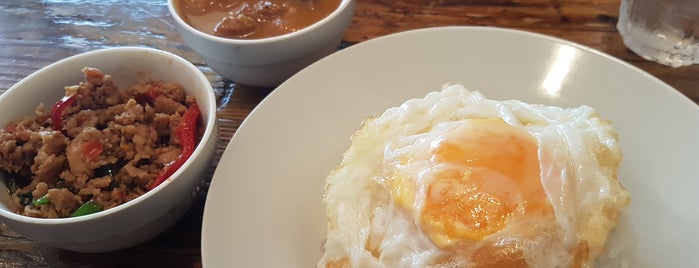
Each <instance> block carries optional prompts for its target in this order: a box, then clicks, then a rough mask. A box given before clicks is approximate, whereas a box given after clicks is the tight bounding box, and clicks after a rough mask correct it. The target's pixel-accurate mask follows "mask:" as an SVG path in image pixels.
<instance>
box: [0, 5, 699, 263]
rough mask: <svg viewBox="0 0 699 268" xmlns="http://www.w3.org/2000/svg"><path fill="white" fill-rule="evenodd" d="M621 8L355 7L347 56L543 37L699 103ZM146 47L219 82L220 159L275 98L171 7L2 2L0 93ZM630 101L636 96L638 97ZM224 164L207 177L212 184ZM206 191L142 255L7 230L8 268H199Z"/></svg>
mask: <svg viewBox="0 0 699 268" xmlns="http://www.w3.org/2000/svg"><path fill="white" fill-rule="evenodd" d="M618 10H619V0H357V9H356V13H355V15H354V18H353V20H352V24H351V25H350V26H349V28H348V29H347V30H346V32H345V34H344V41H343V44H342V46H341V47H347V46H351V45H353V44H356V43H359V42H364V41H367V40H370V39H373V38H377V37H381V36H384V35H388V34H392V33H396V32H401V31H406V30H411V29H418V28H426V27H437V26H449V25H470V26H494V27H502V28H511V29H519V30H524V31H530V32H536V33H542V34H546V35H551V36H555V37H559V38H563V39H567V40H570V41H573V42H577V43H580V44H582V45H586V46H589V47H591V48H593V49H597V50H599V51H602V52H604V53H607V54H609V55H612V56H614V57H616V58H619V59H621V60H623V61H626V62H629V63H631V64H632V65H635V66H637V67H639V68H640V69H643V70H645V71H646V72H648V73H650V74H651V75H653V76H655V77H657V78H659V79H660V80H662V81H664V82H665V83H668V84H669V85H671V86H673V87H674V88H676V89H677V90H678V91H679V92H681V93H682V94H684V95H686V96H688V97H689V98H691V99H692V100H694V101H695V102H699V65H694V66H688V67H681V68H672V67H667V66H663V65H660V64H657V63H654V62H649V61H646V60H644V59H642V58H641V57H639V56H637V55H635V54H634V53H633V52H631V51H630V50H628V49H627V48H626V47H625V46H624V44H623V43H622V41H621V37H620V36H619V33H618V32H617V30H616V21H617V13H618ZM117 46H145V47H153V48H158V49H162V50H166V51H170V52H173V53H175V54H178V55H180V56H182V57H184V58H186V59H187V60H189V61H191V62H192V63H194V64H195V65H197V66H198V67H199V68H200V70H201V71H202V72H203V73H204V74H206V76H207V77H208V78H209V80H210V81H211V83H212V85H213V87H214V90H215V93H216V97H217V101H218V121H219V127H220V129H219V131H220V134H221V135H220V141H219V143H218V152H217V158H216V159H218V157H220V155H221V154H222V153H223V151H224V149H225V147H226V145H227V144H228V141H229V140H230V138H231V137H232V135H233V134H234V133H235V131H236V129H237V128H238V127H239V126H240V124H241V123H242V122H243V120H244V119H245V118H246V116H247V115H248V114H249V113H250V112H251V111H252V109H253V108H254V107H255V106H256V105H257V104H258V103H259V102H260V101H261V100H262V99H263V98H264V97H265V96H267V94H269V92H271V91H272V90H273V89H272V88H254V87H248V86H244V85H239V84H236V83H235V82H232V81H226V80H225V79H222V78H221V77H220V76H218V75H217V74H216V73H215V72H213V71H212V70H211V69H210V68H209V67H207V65H206V63H205V62H203V60H202V59H201V57H200V56H199V55H197V54H196V53H194V52H193V51H192V50H190V49H189V48H188V47H187V46H186V45H185V44H184V43H182V40H181V38H180V37H179V35H178V33H177V31H176V29H175V24H174V21H173V19H172V17H171V16H170V14H169V12H168V8H167V1H165V0H158V1H154V0H109V1H90V0H41V1H38V0H36V1H35V0H32V1H27V0H3V1H2V2H0V93H2V92H4V91H5V90H7V89H8V88H10V87H11V86H12V85H13V84H15V83H16V82H18V81H19V80H21V79H22V78H24V77H25V76H27V75H29V74H31V73H32V72H34V71H36V70H38V69H40V68H42V67H44V66H46V65H48V64H50V63H52V62H55V61H57V60H60V59H62V58H65V57H68V56H71V55H75V54H78V53H81V52H86V51H91V50H95V49H99V48H105V47H117ZM630 92H631V93H630V94H633V90H632V89H630ZM215 165H216V163H214V164H213V165H212V167H211V170H210V173H209V174H208V175H209V177H208V178H211V175H212V174H213V170H214V168H215ZM206 190H207V189H206V187H205V188H204V189H202V193H203V194H202V195H201V197H200V198H199V200H198V201H197V202H196V203H195V205H194V206H193V207H192V208H191V210H190V211H189V212H188V213H187V214H186V215H185V216H184V217H183V218H182V219H181V220H180V221H179V222H178V223H177V224H175V225H174V226H173V227H172V228H170V229H169V230H167V231H166V232H165V233H163V234H161V235H160V236H158V237H156V238H154V239H153V240H151V241H149V242H146V243H144V244H142V245H139V246H136V247H133V248H130V249H126V250H121V251H117V252H111V253H102V254H85V253H75V252H70V251H65V250H59V249H55V248H52V247H50V246H48V245H45V244H42V243H38V242H35V241H31V240H29V239H26V238H23V237H21V236H19V235H17V234H15V233H13V232H12V231H10V230H8V229H7V228H6V227H4V225H3V226H2V227H0V267H142V266H149V267H152V266H155V267H198V266H201V254H200V253H201V251H200V235H201V223H202V215H203V207H204V202H205V198H206Z"/></svg>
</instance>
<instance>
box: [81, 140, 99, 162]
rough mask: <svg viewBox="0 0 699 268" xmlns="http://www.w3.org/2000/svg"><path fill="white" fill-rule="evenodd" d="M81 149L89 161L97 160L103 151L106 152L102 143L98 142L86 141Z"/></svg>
mask: <svg viewBox="0 0 699 268" xmlns="http://www.w3.org/2000/svg"><path fill="white" fill-rule="evenodd" d="M80 147H81V149H82V153H83V156H84V157H85V158H86V159H88V160H95V159H96V158H97V157H99V156H100V154H101V153H102V151H104V147H103V146H102V143H101V142H99V141H97V140H90V141H86V142H84V143H83V144H82V145H81V146H80Z"/></svg>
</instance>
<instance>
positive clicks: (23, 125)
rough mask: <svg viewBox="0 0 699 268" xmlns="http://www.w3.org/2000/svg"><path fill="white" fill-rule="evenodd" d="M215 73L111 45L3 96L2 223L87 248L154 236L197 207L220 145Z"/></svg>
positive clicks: (47, 70)
mask: <svg viewBox="0 0 699 268" xmlns="http://www.w3.org/2000/svg"><path fill="white" fill-rule="evenodd" d="M215 107H216V101H215V97H214V95H213V90H212V88H211V84H210V83H209V81H208V79H207V78H206V77H205V76H204V75H203V74H202V73H201V72H200V71H199V70H198V69H197V68H196V67H195V66H194V65H192V64H191V63H190V62H188V61H186V60H184V59H182V58H180V57H178V56H176V55H174V54H171V53H168V52H164V51H160V50H156V49H149V48H138V47H123V48H108V49H102V50H96V51H92V52H87V53H83V54H79V55H76V56H73V57H70V58H66V59H64V60H61V61H58V62H56V63H54V64H51V65H49V66H47V67H45V68H43V69H41V70H39V71H37V72H35V73H33V74H31V75H29V76H28V77H26V78H25V79H23V80H21V81H20V82H18V83H17V84H15V85H14V86H13V87H11V88H10V89H8V90H7V91H6V92H5V93H4V94H2V95H0V127H1V128H0V221H2V222H3V223H4V224H6V225H7V227H8V228H9V229H10V230H12V231H14V232H16V233H19V234H21V235H22V236H25V237H27V238H29V239H33V240H36V241H41V242H44V243H47V244H49V245H52V246H55V247H58V248H63V249H67V250H72V251H79V252H107V251H114V250H119V249H123V248H127V247H131V246H134V245H137V244H139V243H142V242H145V241H147V240H149V239H151V238H153V237H155V236H156V235H158V234H160V233H161V232H163V231H165V230H166V229H167V228H168V227H170V226H171V225H172V224H174V223H175V222H176V221H177V220H178V219H179V218H180V217H181V216H182V215H184V213H185V212H186V211H187V210H188V209H189V208H190V207H191V205H192V204H193V202H194V200H195V198H196V191H197V188H198V186H199V185H200V183H201V182H202V179H204V178H205V177H206V173H207V171H208V170H209V168H210V167H211V162H212V160H213V158H214V154H215V150H216V143H217V129H218V128H217V126H216V108H215Z"/></svg>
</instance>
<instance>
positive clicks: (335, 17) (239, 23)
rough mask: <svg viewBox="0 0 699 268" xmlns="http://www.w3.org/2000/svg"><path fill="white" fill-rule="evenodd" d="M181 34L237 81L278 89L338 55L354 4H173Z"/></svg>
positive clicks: (231, 0)
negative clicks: (293, 76) (334, 53)
mask: <svg viewBox="0 0 699 268" xmlns="http://www.w3.org/2000/svg"><path fill="white" fill-rule="evenodd" d="M168 6H169V9H170V13H171V14H172V16H173V18H174V19H175V21H176V22H177V25H178V30H179V33H180V36H181V37H182V39H183V40H184V42H185V43H186V44H187V45H188V46H189V47H191V48H192V49H193V50H194V51H196V52H197V53H199V54H200V55H201V56H202V57H203V58H204V60H205V61H206V64H207V65H209V66H210V67H211V68H212V69H213V70H214V71H216V72H217V73H218V74H220V75H221V76H223V77H224V78H227V79H230V80H232V81H234V82H237V83H241V84H245V85H250V86H261V87H273V86H277V85H279V84H281V83H282V82H283V81H285V80H286V79H287V78H289V77H291V76H292V75H294V74H295V73H296V72H298V71H299V70H301V69H303V68H305V67H306V66H308V65H310V64H312V63H313V62H315V61H317V60H319V59H321V58H323V57H325V56H327V55H329V54H331V53H333V52H335V51H337V49H338V46H339V44H340V42H341V40H342V36H343V34H344V31H345V29H346V28H347V27H348V26H349V23H350V22H351V20H352V17H353V15H354V9H355V3H354V0H214V1H209V0H168Z"/></svg>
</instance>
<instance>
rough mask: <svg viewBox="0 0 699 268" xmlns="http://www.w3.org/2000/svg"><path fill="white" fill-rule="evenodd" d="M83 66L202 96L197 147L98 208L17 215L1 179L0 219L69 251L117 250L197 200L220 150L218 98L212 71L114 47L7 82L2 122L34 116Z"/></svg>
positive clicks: (119, 80)
mask: <svg viewBox="0 0 699 268" xmlns="http://www.w3.org/2000/svg"><path fill="white" fill-rule="evenodd" d="M83 67H96V68H99V69H101V70H102V71H103V72H104V73H105V74H110V75H112V77H113V79H114V81H115V82H116V84H117V86H118V87H119V88H127V87H130V86H131V85H133V84H135V83H137V82H139V81H142V80H144V79H152V80H162V81H166V82H174V83H178V84H180V85H181V86H182V87H183V88H184V89H185V91H186V92H187V93H188V94H191V95H193V96H194V97H196V99H197V104H198V105H199V107H200V109H201V115H202V120H203V121H202V122H203V123H202V126H203V127H205V128H206V130H205V132H204V135H203V137H202V140H201V141H200V142H199V145H198V146H197V148H196V150H195V151H194V154H193V155H192V156H191V157H190V158H189V159H188V160H187V161H186V162H185V164H184V165H183V166H182V167H180V168H179V169H178V170H177V171H176V172H175V173H174V174H173V175H172V176H171V177H170V178H169V179H168V180H166V181H165V182H163V183H162V184H160V185H159V186H158V187H156V188H155V189H153V190H151V191H149V192H147V193H145V194H144V195H142V196H140V197H138V198H136V199H134V200H132V201H130V202H127V203H125V204H122V205H120V206H117V207H115V208H112V209H108V210H105V211H101V212H98V213H95V214H90V215H86V216H81V217H75V218H63V219H38V218H31V217H26V216H22V215H19V214H15V213H13V212H12V211H11V210H9V209H8V207H12V206H10V203H9V202H10V201H9V200H10V198H9V194H8V191H7V188H6V186H5V184H4V180H0V220H1V221H2V222H3V223H5V224H6V225H7V227H9V228H10V229H11V230H13V231H15V232H17V233H19V234H21V235H23V236H26V237H28V238H30V239H33V240H37V241H41V242H45V243H48V244H50V245H52V246H55V247H58V248H63V249H67V250H72V251H80V252H107V251H114V250H119V249H123V248H127V247H130V246H134V245H137V244H140V243H142V242H145V241H147V240H149V239H151V238H153V237H155V236H156V235H158V234H160V233H161V232H162V231H165V230H166V229H167V228H168V227H170V226H171V225H172V224H174V223H175V222H176V221H177V220H178V219H179V218H180V217H181V216H182V215H184V213H185V212H187V210H188V209H189V208H190V207H191V205H192V203H193V201H194V200H195V192H196V189H197V187H198V185H199V183H200V182H201V180H202V179H203V178H204V177H205V176H204V174H205V173H206V172H207V170H208V169H209V167H210V165H211V162H212V160H213V157H214V154H215V150H216V143H217V138H218V137H217V135H218V134H217V133H218V127H217V124H216V100H215V97H214V94H213V90H212V88H211V84H210V83H209V81H208V80H207V79H206V77H205V76H204V75H203V74H202V73H201V72H200V71H199V70H198V69H197V68H196V67H195V66H194V65H192V64H191V63H190V62H188V61H186V60H184V59H182V58H180V57H178V56H176V55H174V54H171V53H168V52H164V51H160V50H155V49H148V48H137V47H123V48H109V49H103V50H96V51H92V52H87V53H84V54H80V55H76V56H73V57H70V58H66V59H64V60H61V61H58V62H56V63H54V64H51V65H49V66H47V67H45V68H43V69H41V70H39V71H37V72H35V73H33V74H31V75H30V76H28V77H26V78H25V79H23V80H22V81H20V82H18V83H17V84H16V85H14V86H13V87H11V88H10V89H8V90H7V91H6V92H5V93H4V94H2V95H1V96H0V126H2V127H4V126H5V125H6V124H7V123H8V122H9V121H11V120H15V119H17V118H20V117H22V116H31V115H33V111H34V109H36V106H37V105H38V104H39V103H40V102H43V103H44V104H46V105H48V106H47V107H50V105H52V104H53V103H55V102H56V101H57V100H59V99H60V98H61V97H63V96H64V94H65V90H64V87H65V86H68V85H75V84H77V83H79V82H81V81H84V76H83V73H82V72H81V69H82V68H83Z"/></svg>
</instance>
